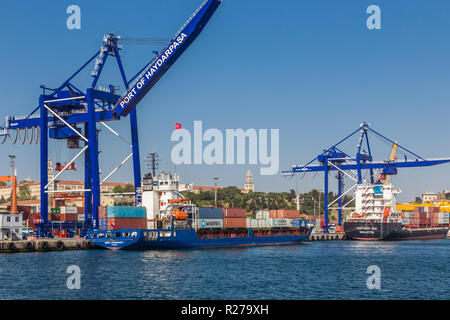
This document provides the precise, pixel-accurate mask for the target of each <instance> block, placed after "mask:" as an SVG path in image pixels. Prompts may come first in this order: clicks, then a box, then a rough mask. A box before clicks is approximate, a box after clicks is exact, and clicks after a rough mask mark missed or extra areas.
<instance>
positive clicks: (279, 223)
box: [273, 218, 292, 228]
mask: <svg viewBox="0 0 450 320" xmlns="http://www.w3.org/2000/svg"><path fill="white" fill-rule="evenodd" d="M273 226H274V228H285V227H290V226H292V224H291V221H290V219H284V218H283V219H273Z"/></svg>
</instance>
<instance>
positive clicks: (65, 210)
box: [60, 207, 78, 214]
mask: <svg viewBox="0 0 450 320" xmlns="http://www.w3.org/2000/svg"><path fill="white" fill-rule="evenodd" d="M60 210H61V211H60V212H61V213H62V214H65V213H77V212H78V211H77V207H61V208H60Z"/></svg>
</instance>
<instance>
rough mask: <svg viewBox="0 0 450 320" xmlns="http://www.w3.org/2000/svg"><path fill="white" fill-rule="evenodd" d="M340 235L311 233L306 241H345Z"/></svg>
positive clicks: (344, 237) (342, 235)
mask: <svg viewBox="0 0 450 320" xmlns="http://www.w3.org/2000/svg"><path fill="white" fill-rule="evenodd" d="M346 239H347V238H346V236H345V234H342V233H312V234H311V235H310V236H309V239H308V241H326V240H346Z"/></svg>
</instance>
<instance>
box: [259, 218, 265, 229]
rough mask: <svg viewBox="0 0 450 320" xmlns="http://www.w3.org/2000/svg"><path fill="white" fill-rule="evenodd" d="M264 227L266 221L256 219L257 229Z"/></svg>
mask: <svg viewBox="0 0 450 320" xmlns="http://www.w3.org/2000/svg"><path fill="white" fill-rule="evenodd" d="M265 227H266V220H264V219H258V228H265Z"/></svg>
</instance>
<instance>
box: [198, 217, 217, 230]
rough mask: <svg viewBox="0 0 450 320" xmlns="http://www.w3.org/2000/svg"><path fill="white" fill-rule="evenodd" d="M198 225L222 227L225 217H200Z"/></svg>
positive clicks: (202, 227) (207, 227) (208, 227)
mask: <svg viewBox="0 0 450 320" xmlns="http://www.w3.org/2000/svg"><path fill="white" fill-rule="evenodd" d="M197 226H198V228H199V229H222V228H223V219H199V220H198V225H197Z"/></svg>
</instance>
